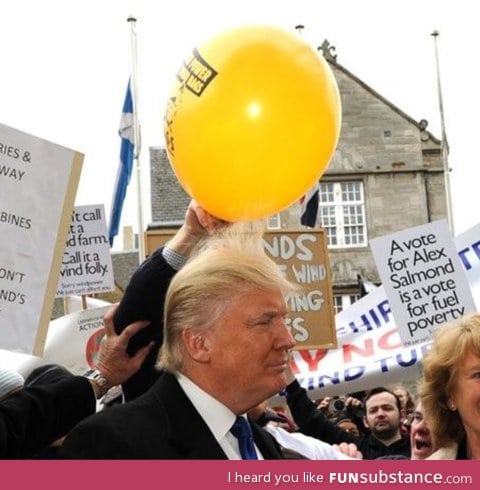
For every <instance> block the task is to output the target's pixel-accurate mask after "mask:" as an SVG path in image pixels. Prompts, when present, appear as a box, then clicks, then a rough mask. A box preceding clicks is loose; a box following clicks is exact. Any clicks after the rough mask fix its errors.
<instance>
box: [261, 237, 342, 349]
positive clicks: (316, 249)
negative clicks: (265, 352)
mask: <svg viewBox="0 0 480 490" xmlns="http://www.w3.org/2000/svg"><path fill="white" fill-rule="evenodd" d="M263 241H264V247H265V251H266V253H267V255H269V256H270V257H271V258H272V259H273V260H274V261H275V262H276V264H277V265H278V266H279V267H280V269H281V271H282V272H283V273H284V274H285V276H286V277H287V278H288V279H290V280H291V281H293V282H296V283H298V284H300V285H301V286H302V288H303V292H302V293H300V294H298V295H295V296H289V297H287V306H288V308H289V311H290V314H289V318H288V320H289V324H290V326H291V328H292V334H293V336H294V338H295V340H296V342H297V345H296V349H313V348H319V347H323V348H327V349H329V348H332V347H336V345H337V339H336V335H335V319H334V314H333V294H332V287H331V279H330V266H329V261H328V253H327V247H326V242H325V233H324V231H323V230H309V231H304V230H302V231H293V230H278V231H277V230H275V231H268V232H267V233H265V235H264V237H263Z"/></svg>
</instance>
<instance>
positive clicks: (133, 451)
mask: <svg viewBox="0 0 480 490" xmlns="http://www.w3.org/2000/svg"><path fill="white" fill-rule="evenodd" d="M295 288H296V286H295V285H293V284H291V283H290V282H288V281H287V280H286V279H285V277H284V276H283V275H282V274H281V272H280V271H279V269H278V267H277V266H276V264H275V263H274V262H273V261H272V260H271V259H269V258H268V257H267V255H266V254H265V252H264V250H263V246H262V242H261V237H260V235H259V234H254V233H245V230H242V232H239V231H238V230H235V227H230V228H229V230H228V231H226V232H224V233H222V234H217V235H215V236H214V237H211V238H210V239H209V240H208V241H207V242H206V244H204V246H203V248H202V249H201V250H200V251H199V252H198V254H196V255H195V256H194V257H191V258H190V260H189V262H188V263H187V264H186V265H185V266H184V267H183V268H182V269H181V270H180V271H179V272H178V273H177V274H176V275H175V276H174V278H173V279H172V281H171V283H170V286H169V288H168V292H167V296H166V300H165V305H164V309H165V326H164V335H163V343H162V346H161V351H160V355H159V368H160V369H161V370H163V372H164V374H162V375H161V376H160V377H159V379H158V380H157V381H156V382H155V384H154V385H153V386H152V388H151V389H150V390H148V391H147V392H146V393H145V394H144V395H142V396H140V397H138V398H137V399H135V400H134V401H132V402H129V403H127V404H125V405H122V406H116V407H113V408H111V409H109V410H108V411H105V412H103V413H99V414H97V415H95V416H93V417H90V418H89V419H88V420H86V421H84V422H82V423H81V424H79V425H78V426H77V427H76V428H75V429H74V430H73V431H72V432H71V433H70V435H69V436H68V437H67V438H66V440H65V442H64V444H63V447H62V450H61V455H62V456H63V457H65V458H88V459H119V458H121V459H137V458H138V459H149V458H151V459H241V458H242V455H241V449H240V445H239V442H238V440H237V439H236V436H234V435H233V432H232V431H233V428H232V426H233V424H234V422H235V421H236V419H237V418H238V417H239V416H240V417H244V414H245V412H246V411H247V410H248V409H250V408H252V407H253V406H255V405H256V404H258V403H259V402H261V401H263V400H265V399H267V398H269V397H270V396H272V395H273V394H276V393H278V392H279V391H281V390H282V389H283V388H284V387H285V386H286V382H287V377H286V368H287V364H288V361H289V351H290V349H291V348H292V347H293V346H294V344H295V341H294V339H293V337H292V335H291V333H290V331H289V329H288V327H287V325H286V323H285V316H286V313H287V308H286V304H285V299H284V295H285V294H286V293H291V292H293V291H294V290H295ZM251 426H252V427H251V429H252V432H253V437H254V441H255V448H254V453H256V457H258V458H265V459H270V458H274V459H277V458H281V457H282V454H281V452H280V448H279V446H278V444H277V443H276V442H275V440H274V439H273V438H272V437H271V436H270V435H269V434H268V433H266V432H265V431H264V430H263V429H261V428H260V427H259V426H256V425H255V424H251ZM243 457H245V456H243Z"/></svg>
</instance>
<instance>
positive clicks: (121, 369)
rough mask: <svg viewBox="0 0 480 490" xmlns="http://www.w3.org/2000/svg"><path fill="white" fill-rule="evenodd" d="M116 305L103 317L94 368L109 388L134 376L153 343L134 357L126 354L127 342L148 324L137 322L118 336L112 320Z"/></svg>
mask: <svg viewBox="0 0 480 490" xmlns="http://www.w3.org/2000/svg"><path fill="white" fill-rule="evenodd" d="M117 308H118V304H116V305H114V306H112V307H111V308H110V309H109V310H108V311H107V313H105V316H104V317H103V322H104V327H105V336H104V337H103V339H102V342H101V344H100V350H99V357H98V360H97V363H96V368H97V369H98V370H99V371H100V372H101V373H102V374H103V376H104V377H105V378H106V379H107V381H108V383H109V384H110V386H116V385H119V384H121V383H123V382H125V381H126V380H127V379H128V378H130V377H131V376H132V375H133V374H135V373H136V372H137V371H138V369H139V368H140V366H141V365H142V363H143V361H144V360H145V358H146V357H147V355H148V353H149V352H150V349H151V348H152V347H153V345H154V343H153V342H150V343H149V344H148V345H146V346H145V347H142V348H141V349H139V350H138V351H137V352H136V353H135V355H134V356H130V355H129V354H128V353H127V346H128V342H129V340H130V339H131V338H132V337H133V336H134V335H135V334H136V333H137V332H138V331H140V330H141V329H142V328H144V327H146V326H147V325H148V324H149V322H147V321H138V322H135V323H132V324H131V325H129V326H128V327H126V328H125V329H124V330H123V331H122V333H121V334H120V335H117V334H116V333H115V329H114V326H113V318H114V316H115V312H116V311H117Z"/></svg>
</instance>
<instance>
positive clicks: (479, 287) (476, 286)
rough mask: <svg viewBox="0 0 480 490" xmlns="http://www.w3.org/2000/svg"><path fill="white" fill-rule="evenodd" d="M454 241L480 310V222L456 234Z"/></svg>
mask: <svg viewBox="0 0 480 490" xmlns="http://www.w3.org/2000/svg"><path fill="white" fill-rule="evenodd" d="M454 241H455V246H456V248H457V251H458V256H459V257H460V260H461V261H462V263H463V266H464V268H465V274H466V275H467V279H468V283H469V285H470V291H471V292H472V295H473V299H474V301H475V304H476V306H477V308H476V309H477V311H480V224H478V225H476V226H474V227H473V228H470V229H469V230H467V231H466V232H465V233H462V234H461V235H458V236H457V237H455V240H454Z"/></svg>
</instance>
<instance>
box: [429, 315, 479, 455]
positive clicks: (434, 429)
mask: <svg viewBox="0 0 480 490" xmlns="http://www.w3.org/2000/svg"><path fill="white" fill-rule="evenodd" d="M420 396H421V401H422V404H423V407H424V409H425V412H426V415H427V419H428V425H429V427H430V430H431V433H432V436H433V440H434V443H435V447H437V448H440V449H438V450H437V451H436V452H435V453H434V454H432V456H431V457H430V458H428V459H480V314H479V313H475V314H470V315H466V316H464V317H463V318H461V319H460V320H458V321H456V322H453V323H449V324H445V325H442V326H441V327H439V328H438V329H437V330H436V331H435V333H434V338H433V345H432V348H431V349H430V351H429V352H428V353H427V355H426V356H425V357H424V359H423V380H422V383H421V385H420Z"/></svg>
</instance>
